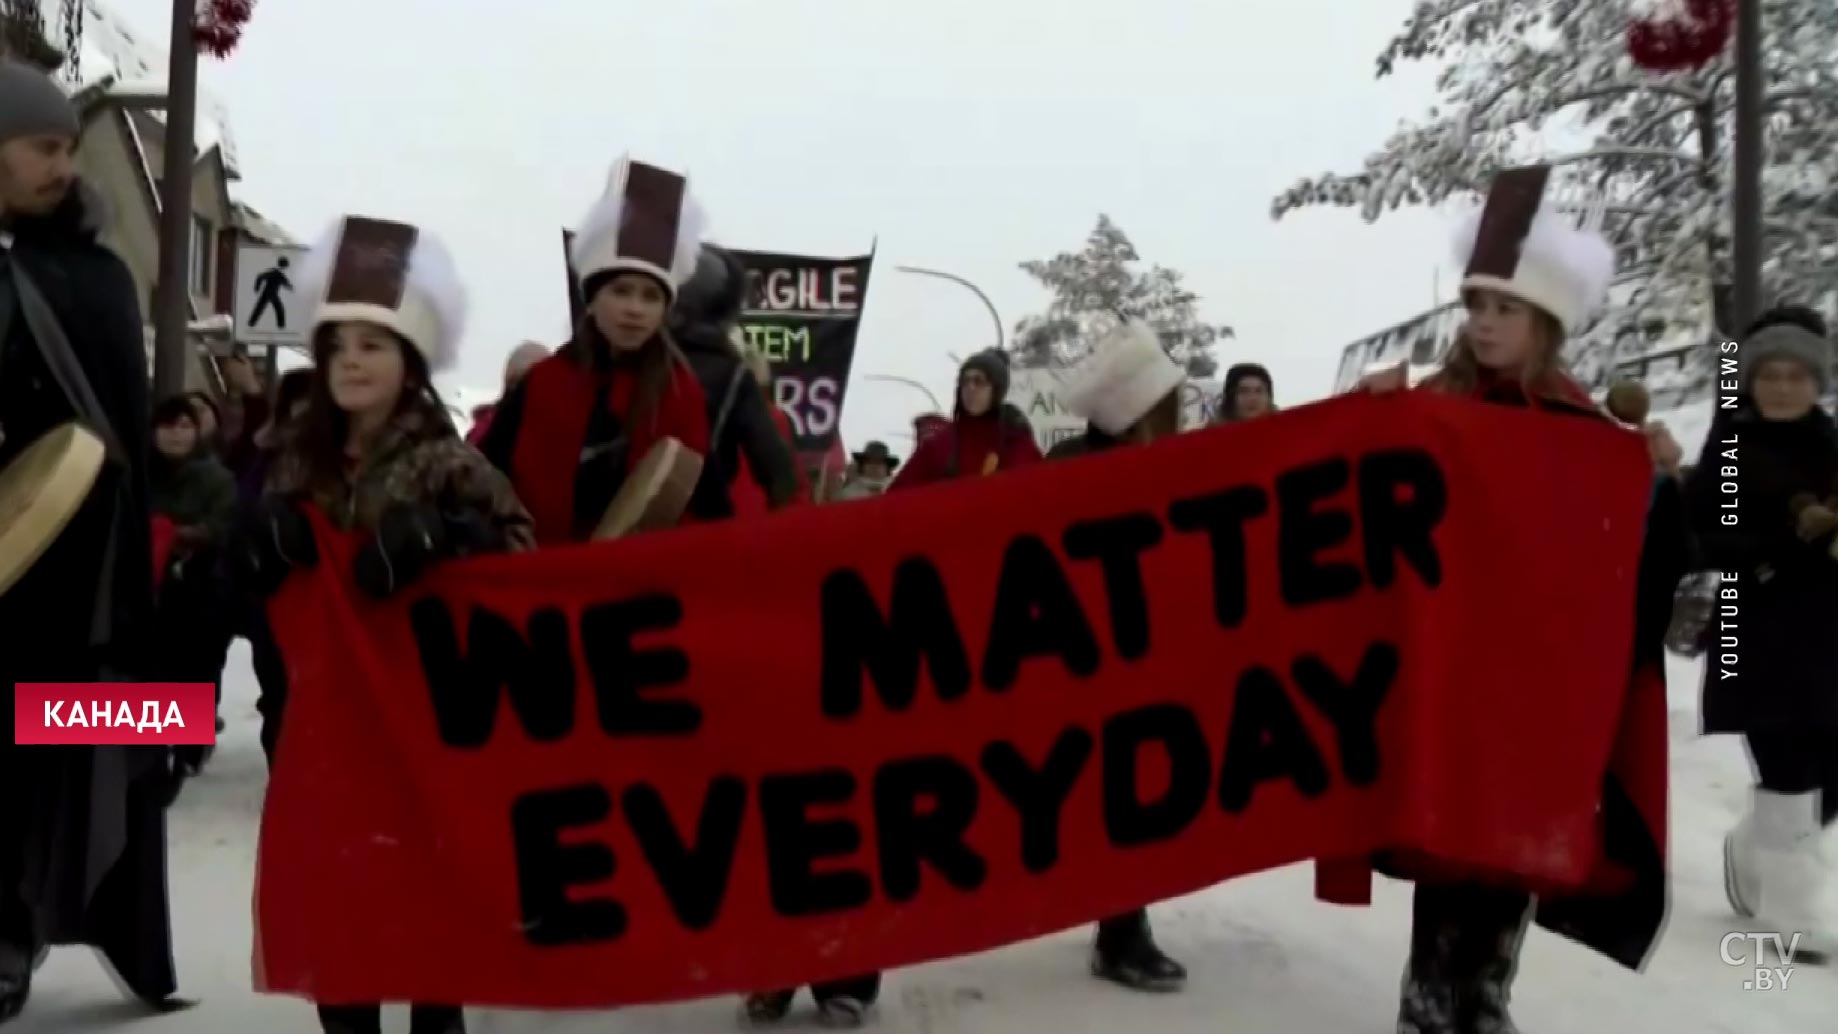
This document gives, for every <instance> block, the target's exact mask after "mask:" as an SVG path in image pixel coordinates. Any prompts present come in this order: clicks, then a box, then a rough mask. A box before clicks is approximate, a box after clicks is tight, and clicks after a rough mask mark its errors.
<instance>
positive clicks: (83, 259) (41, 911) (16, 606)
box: [0, 188, 176, 1001]
mask: <svg viewBox="0 0 1838 1034" xmlns="http://www.w3.org/2000/svg"><path fill="white" fill-rule="evenodd" d="M96 214H97V212H96V210H95V208H94V207H93V204H92V203H91V202H90V201H89V200H88V198H87V197H86V196H85V193H84V192H83V191H82V189H81V188H79V189H74V190H72V192H71V194H70V196H69V197H68V198H67V199H66V200H65V202H64V203H63V204H62V205H61V206H60V207H59V208H58V209H57V210H56V211H55V212H53V213H52V214H51V215H49V216H45V217H42V218H22V219H16V220H14V221H13V223H12V225H11V226H10V227H9V229H10V232H11V233H12V234H13V237H12V241H11V244H10V246H9V247H7V248H5V249H4V250H3V251H0V263H16V264H17V270H18V271H23V272H24V273H25V274H26V275H27V276H28V277H30V279H31V281H32V283H33V285H34V286H36V287H37V289H38V290H39V292H41V293H42V294H43V295H44V297H45V300H46V302H47V303H48V304H49V306H50V307H51V309H52V310H53V313H54V314H55V316H56V319H57V321H58V325H59V326H60V327H61V328H62V329H63V331H64V335H65V336H66V337H67V338H68V339H69V342H70V348H71V350H72V351H73V352H74V353H75V358H76V361H77V363H78V364H79V365H80V366H81V368H82V370H83V373H84V375H85V376H86V378H87V379H88V381H89V385H90V389H91V390H92V391H93V392H94V394H95V395H96V398H97V402H98V404H99V405H100V406H101V408H102V411H103V413H104V414H105V415H106V417H107V418H108V421H109V423H110V424H111V426H112V430H113V431H114V434H115V435H116V437H117V438H118V439H119V440H120V444H121V448H122V454H121V455H120V456H118V457H115V458H114V459H112V460H111V461H110V462H109V463H107V464H105V465H104V468H103V470H102V473H101V475H100V476H99V477H98V479H97V481H96V484H95V487H94V488H93V489H92V490H91V492H90V494H89V497H88V499H87V500H86V501H85V502H84V504H83V506H82V508H81V509H80V510H79V511H78V512H77V514H76V516H75V518H74V519H73V520H72V521H71V522H70V524H69V525H68V526H66V528H65V530H64V532H63V534H62V535H60V536H59V537H58V539H57V541H56V542H54V543H53V544H52V545H51V547H50V549H48V550H47V551H46V552H45V554H44V556H42V557H41V558H40V559H39V561H38V563H37V564H35V565H34V566H33V567H32V569H31V570H30V571H28V572H27V573H26V575H25V577H23V578H22V579H21V580H20V581H19V582H18V583H16V584H15V585H14V586H13V587H12V589H10V590H8V591H7V592H6V593H5V595H0V629H5V630H7V631H6V632H5V633H4V635H3V637H0V684H5V685H8V686H10V685H12V684H13V683H15V682H23V681H54V682H86V681H94V680H98V679H121V678H130V679H132V678H139V677H144V676H145V675H146V674H147V671H148V668H147V657H148V653H147V651H146V648H145V644H144V642H143V641H142V640H143V637H145V636H146V635H147V633H148V630H149V629H150V628H151V627H152V623H153V622H152V616H153V570H152V568H153V559H152V541H151V540H152V527H151V520H152V517H151V513H150V511H149V508H148V491H147V430H148V425H149V414H148V402H147V355H146V351H145V344H144V340H145V339H144V334H143V330H142V325H141V316H140V304H139V299H138V296H137V292H136V291H135V287H134V281H133V278H132V277H131V276H129V274H128V270H127V267H126V266H125V265H123V264H122V262H121V259H120V258H119V257H117V256H116V255H115V254H114V252H112V251H110V250H108V249H107V248H106V247H104V246H103V245H102V244H101V243H100V242H98V240H97V238H96V227H97V225H98V224H99V220H97V219H96V218H95V216H96ZM3 272H4V279H3V280H0V290H4V291H8V292H10V291H11V290H12V283H13V273H14V272H15V270H14V269H10V268H9V269H6V270H4V271H3ZM75 415H76V407H75V405H74V404H73V403H72V401H71V400H70V399H68V398H66V397H65V396H64V394H63V392H62V390H61V389H60V388H59V386H58V384H57V382H56V381H55V380H53V379H52V377H51V375H50V372H49V367H47V366H46V364H45V362H44V360H43V358H42V356H41V352H40V343H39V342H38V341H37V340H36V339H35V338H34V337H33V335H32V334H31V333H30V331H28V330H27V329H26V326H25V323H24V317H23V314H21V313H18V312H17V311H16V312H15V315H14V317H13V319H12V320H11V321H10V325H9V326H6V327H0V431H3V432H4V434H5V439H4V441H0V465H4V464H6V463H8V462H10V461H11V460H12V459H13V458H14V457H15V456H16V455H17V454H18V452H19V451H20V450H21V449H23V448H24V447H25V446H27V445H28V444H30V443H31V442H32V441H34V440H35V439H37V438H38V437H39V436H40V435H42V434H43V433H44V432H46V431H48V430H50V429H51V428H53V427H55V426H57V425H58V424H60V423H64V422H66V421H69V420H71V419H72V418H73V417H74V416H75ZM118 501H119V503H120V507H121V508H120V512H119V513H118V514H117V512H116V504H117V502H118ZM111 527H112V528H113V533H114V536H115V539H114V551H113V559H114V565H113V568H112V570H110V571H108V572H106V573H107V574H108V575H109V577H110V579H111V584H110V585H109V586H108V589H109V593H110V596H109V601H110V606H109V608H108V613H107V617H108V619H109V621H108V624H109V628H108V629H107V630H106V633H105V636H104V640H105V641H103V642H100V643H95V644H92V643H91V634H90V633H91V628H92V619H93V618H94V617H95V616H96V615H95V610H96V600H97V595H96V594H97V591H98V587H99V585H100V584H101V577H100V576H101V575H103V574H104V573H105V572H104V571H103V570H102V568H103V558H104V557H105V556H107V555H109V550H108V548H107V547H108V545H109V536H110V533H111ZM169 766H170V748H164V747H16V746H14V745H13V744H12V738H11V737H10V736H9V737H0V897H10V896H12V895H19V896H21V897H22V898H23V899H24V901H26V902H28V903H30V905H31V906H33V908H34V910H35V911H36V913H37V915H36V924H35V925H36V929H35V930H34V931H33V932H32V934H33V935H32V937H31V938H30V939H31V940H33V941H35V942H37V943H52V944H90V945H95V946H97V947H99V948H101V949H102V950H103V952H104V953H105V954H106V955H107V956H108V958H109V960H110V961H111V962H112V963H113V964H114V966H115V967H116V969H117V970H118V971H119V972H120V974H121V976H122V977H123V979H125V980H126V982H127V983H128V985H129V986H130V987H132V989H133V990H134V992H135V993H136V994H138V995H140V996H141V997H142V998H145V999H148V1000H154V1001H157V1000H162V999H165V998H166V997H167V996H169V995H171V993H172V992H173V990H174V988H175V986H176V978H175V975H174V972H173V961H172V940H171V932H170V928H169V924H168V912H167V900H166V853H165V815H164V804H165V798H164V795H165V794H166V793H169V792H170V783H169V781H168V780H169V776H168V772H169ZM10 918H11V919H13V920H16V919H17V918H19V917H18V915H17V914H14V915H13V916H11V917H10ZM19 932H20V931H19V930H18V929H9V930H4V931H0V933H4V934H6V935H8V936H9V937H17V936H18V934H19Z"/></svg>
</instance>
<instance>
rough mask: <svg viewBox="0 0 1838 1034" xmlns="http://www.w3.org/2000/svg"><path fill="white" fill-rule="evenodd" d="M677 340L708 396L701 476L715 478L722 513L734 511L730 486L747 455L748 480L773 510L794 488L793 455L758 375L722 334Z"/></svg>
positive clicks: (791, 496) (795, 491) (789, 497)
mask: <svg viewBox="0 0 1838 1034" xmlns="http://www.w3.org/2000/svg"><path fill="white" fill-rule="evenodd" d="M678 342H679V344H680V345H681V347H682V349H683V355H684V357H685V358H686V359H688V360H689V366H690V369H692V370H694V371H695V373H696V380H697V381H700V382H701V384H702V394H703V396H704V397H705V398H707V399H708V429H709V434H710V435H713V436H714V438H713V440H712V441H710V442H709V455H708V456H707V457H706V458H705V460H704V462H705V463H706V464H707V465H708V467H709V470H708V471H706V472H705V473H704V474H703V477H704V479H708V478H714V479H715V482H714V483H715V484H718V485H720V486H721V488H722V491H721V493H720V497H721V499H722V500H723V501H724V502H725V503H726V504H727V508H728V509H727V513H726V514H724V515H723V516H729V517H731V516H733V514H734V503H733V498H732V488H733V485H734V480H735V478H737V477H739V476H740V458H741V457H742V456H745V457H746V459H747V469H748V470H749V471H751V472H752V474H753V480H754V481H755V482H757V483H758V484H759V487H760V491H762V492H764V493H765V496H766V503H767V505H768V506H770V507H771V508H773V509H775V510H776V509H778V508H779V507H781V506H784V505H785V504H786V503H789V502H791V501H792V499H794V498H795V497H796V496H797V494H798V471H797V459H796V458H795V457H794V456H793V455H792V452H791V447H790V446H789V445H787V444H785V439H784V437H783V436H781V435H780V434H779V429H778V426H777V425H775V424H774V423H773V422H772V412H771V410H769V409H767V408H766V406H767V403H766V397H765V393H764V392H762V391H761V390H760V386H759V381H757V380H754V378H753V374H752V372H751V371H749V370H748V369H747V367H746V364H744V363H742V362H741V361H740V359H739V357H738V356H736V355H734V354H733V350H732V348H730V347H727V345H726V339H725V338H723V339H722V341H721V342H720V345H719V346H717V345H715V343H713V342H710V343H708V344H706V345H704V344H703V343H700V342H696V341H694V340H692V339H687V338H685V337H682V336H679V339H678ZM724 407H725V409H726V410H727V412H726V416H725V417H724V416H723V415H722V410H723V408H724ZM717 428H719V431H717Z"/></svg>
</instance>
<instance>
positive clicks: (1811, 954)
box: [1751, 789, 1838, 962]
mask: <svg viewBox="0 0 1838 1034" xmlns="http://www.w3.org/2000/svg"><path fill="white" fill-rule="evenodd" d="M1823 832H1824V831H1823V830H1822V829H1821V827H1820V825H1819V794H1817V793H1801V794H1782V793H1775V792H1773V791H1771V790H1759V789H1758V790H1756V791H1755V846H1754V855H1753V858H1754V870H1753V871H1754V873H1755V885H1756V886H1757V887H1758V888H1759V889H1760V892H1761V893H1760V896H1759V899H1751V900H1753V901H1754V903H1755V904H1756V905H1757V908H1756V912H1755V914H1756V918H1758V919H1759V920H1760V921H1761V923H1762V925H1763V927H1764V928H1765V929H1766V930H1767V931H1769V932H1776V933H1779V934H1780V935H1781V938H1782V942H1783V944H1788V943H1790V942H1791V939H1792V937H1793V935H1794V934H1796V933H1797V934H1799V935H1800V941H1799V948H1798V952H1797V953H1796V955H1797V957H1798V959H1799V960H1800V961H1805V962H1818V961H1822V959H1823V958H1824V957H1829V955H1830V954H1831V953H1832V951H1833V949H1834V948H1838V944H1834V943H1833V937H1832V932H1833V924H1832V923H1831V921H1830V918H1829V917H1828V916H1827V914H1826V911H1825V908H1824V903H1823V900H1822V899H1823V897H1824V895H1825V884H1826V880H1827V876H1828V873H1829V872H1830V869H1828V868H1827V866H1826V862H1825V859H1824V857H1823V856H1824V851H1823V850H1822V849H1821V839H1822V838H1821V834H1822V833H1823Z"/></svg>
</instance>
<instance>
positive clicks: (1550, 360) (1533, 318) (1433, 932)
mask: <svg viewBox="0 0 1838 1034" xmlns="http://www.w3.org/2000/svg"><path fill="white" fill-rule="evenodd" d="M1550 172H1551V170H1550V168H1549V167H1548V166H1534V167H1530V168H1521V169H1512V170H1508V171H1506V172H1503V173H1501V174H1500V175H1499V176H1498V177H1497V178H1496V179H1495V181H1494V183H1493V186H1492V189H1491V190H1490V192H1489V194H1488V198H1487V202H1486V205H1485V207H1484V209H1483V210H1482V212H1481V213H1480V215H1479V217H1478V220H1477V221H1474V222H1471V223H1470V224H1469V225H1468V226H1467V227H1465V229H1464V231H1463V232H1462V233H1461V235H1460V237H1459V238H1458V252H1459V257H1460V259H1461V261H1462V262H1463V263H1464V267H1465V274H1464V277H1463V280H1462V299H1463V303H1464V304H1465V305H1466V307H1467V312H1468V319H1467V323H1466V325H1465V326H1464V327H1463V328H1462V330H1461V332H1460V334H1459V335H1458V336H1457V338H1456V340H1455V342H1454V344H1453V346H1452V347H1451V349H1450V352H1449V355H1448V358H1447V359H1446V361H1445V362H1444V363H1443V365H1442V367H1441V369H1439V370H1438V371H1436V372H1435V373H1433V374H1431V375H1430V377H1429V378H1427V379H1426V380H1425V381H1424V382H1423V383H1422V384H1421V385H1420V386H1419V390H1428V391H1439V392H1445V393H1448V394H1453V395H1460V396H1465V397H1468V398H1472V399H1475V400H1477V401H1482V402H1489V403H1494V404H1498V405H1509V406H1519V407H1526V408H1531V409H1536V410H1541V411H1544V412H1547V413H1555V414H1562V415H1567V416H1575V417H1583V418H1586V419H1596V420H1605V419H1608V417H1607V416H1606V414H1604V413H1603V412H1602V411H1601V410H1600V409H1599V408H1598V407H1597V406H1596V405H1595V402H1594V401H1593V400H1592V399H1591V398H1590V396H1589V393H1588V392H1587V391H1586V390H1585V389H1584V388H1583V387H1582V386H1581V385H1580V384H1578V383H1577V382H1576V381H1575V380H1574V379H1572V378H1571V377H1570V376H1569V375H1568V374H1567V373H1566V372H1565V371H1564V369H1563V367H1562V359H1561V350H1562V347H1563V344H1564V341H1565V339H1566V338H1567V337H1568V336H1569V335H1571V334H1573V333H1575V332H1577V331H1578V330H1580V329H1581V328H1582V327H1583V325H1584V324H1585V323H1586V321H1587V320H1588V319H1589V318H1590V316H1591V315H1592V314H1593V313H1594V312H1595V311H1596V310H1597V309H1598V308H1599V307H1600V305H1601V304H1602V302H1603V301H1604V300H1605V299H1606V297H1607V291H1608V285H1609V281H1610V280H1611V279H1612V277H1613V274H1614V268H1615V254H1614V249H1613V247H1612V246H1611V245H1610V244H1609V243H1608V241H1607V240H1606V239H1605V238H1603V237H1602V236H1601V235H1600V234H1599V233H1597V232H1595V230H1594V228H1593V227H1591V226H1587V225H1585V226H1584V227H1581V228H1579V227H1578V226H1576V225H1573V224H1572V222H1571V221H1570V220H1569V219H1568V218H1566V216H1564V215H1563V214H1562V213H1561V212H1560V211H1558V210H1556V208H1555V206H1548V205H1547V204H1546V185H1547V183H1548V182H1549V178H1550ZM1407 377H1408V374H1407V372H1406V368H1405V367H1399V368H1398V369H1395V370H1391V371H1386V372H1384V373H1380V374H1376V375H1373V376H1372V377H1369V378H1368V379H1367V380H1366V381H1364V382H1362V387H1363V388H1364V389H1365V390H1374V391H1389V390H1399V389H1403V388H1405V387H1406V386H1407ZM1669 485H1670V486H1671V488H1670V490H1669V489H1668V486H1669ZM1684 554H1685V546H1684V534H1683V524H1682V515H1681V513H1680V508H1679V505H1678V501H1677V499H1676V486H1675V485H1674V484H1673V483H1671V482H1668V481H1663V480H1661V481H1658V487H1657V489H1656V494H1655V496H1654V509H1653V511H1652V513H1651V514H1650V515H1649V520H1648V529H1647V543H1646V547H1645V550H1644V551H1643V555H1642V557H1641V564H1640V573H1639V586H1640V588H1639V597H1640V598H1639V600H1638V602H1637V605H1636V618H1635V628H1636V633H1635V635H1636V644H1635V670H1634V672H1633V673H1632V675H1631V676H1630V690H1629V692H1630V705H1629V706H1630V707H1632V706H1634V705H1633V702H1632V701H1633V694H1636V693H1639V692H1640V691H1641V688H1640V687H1641V686H1642V685H1646V686H1649V687H1650V686H1651V685H1652V684H1653V683H1654V682H1655V681H1656V682H1657V685H1658V687H1659V688H1658V692H1659V695H1660V696H1659V699H1660V706H1663V693H1664V682H1663V674H1656V672H1659V671H1663V667H1662V666H1663V653H1662V652H1661V650H1662V647H1661V645H1660V644H1661V642H1662V640H1663V635H1664V630H1665V625H1666V620H1667V616H1668V615H1669V612H1670V609H1671V592H1672V587H1673V586H1675V585H1676V584H1677V582H1678V577H1679V575H1680V574H1682V573H1683V569H1684V564H1685V560H1684ZM1618 746H1619V745H1618ZM1633 749H1635V750H1638V749H1639V748H1633ZM1660 749H1663V745H1662V747H1661V748H1660ZM1624 758H1625V753H1623V752H1622V751H1620V750H1618V751H1617V758H1616V760H1617V762H1620V761H1622V760H1623V759H1624ZM1618 777H1619V768H1618V767H1617V768H1611V771H1610V772H1608V773H1606V775H1605V781H1604V798H1603V809H1602V814H1603V816H1604V818H1603V821H1604V822H1611V821H1615V820H1617V819H1622V818H1625V819H1626V820H1627V824H1626V825H1625V826H1622V827H1620V828H1618V829H1617V830H1616V831H1615V832H1616V834H1617V835H1616V836H1607V835H1605V841H1606V843H1607V844H1608V848H1607V850H1608V855H1609V857H1608V858H1607V859H1605V864H1607V865H1611V866H1615V867H1617V869H1618V870H1620V871H1623V872H1624V873H1626V874H1627V876H1628V880H1627V884H1628V885H1629V888H1630V889H1629V890H1628V891H1627V892H1626V893H1625V895H1624V896H1623V897H1619V898H1616V897H1599V898H1587V899H1582V898H1575V899H1573V898H1563V899H1554V900H1549V901H1541V902H1539V903H1538V904H1537V907H1536V909H1534V897H1533V894H1532V893H1530V892H1529V891H1528V890H1527V889H1525V888H1522V887H1513V886H1507V885H1503V884H1502V883H1499V882H1496V881H1493V880H1491V879H1489V878H1487V876H1486V875H1485V874H1480V873H1469V872H1466V871H1464V870H1461V869H1459V868H1456V867H1452V866H1449V865H1446V864H1441V863H1438V862H1437V860H1435V859H1424V858H1402V857H1393V858H1387V859H1384V860H1383V861H1382V862H1381V866H1382V867H1383V868H1385V869H1387V870H1389V871H1392V872H1394V873H1396V874H1398V875H1401V876H1405V877H1409V878H1414V879H1415V880H1416V884H1417V886H1416V893H1415V898H1414V902H1413V906H1412V924H1411V937H1410V954H1409V961H1408V963H1407V965H1406V969H1405V974H1404V983H1403V989H1402V995H1401V1002H1400V1005H1399V1011H1398V1024H1397V1031H1398V1034H1517V1031H1518V1027H1517V1026H1516V1025H1515V1024H1514V1023H1513V1020H1512V1017H1511V1015H1510V1013H1509V1012H1508V1000H1509V998H1510V992H1511V987H1512V980H1513V976H1514V973H1515V971H1516V969H1517V967H1518V961H1519V952H1520V949H1521V947H1522V945H1523V943H1524V938H1525V932H1526V929H1527V928H1528V926H1529V925H1530V923H1531V921H1532V919H1533V917H1534V912H1536V916H1537V919H1538V921H1539V922H1540V924H1541V925H1545V926H1547V927H1550V928H1551V929H1553V930H1556V931H1558V932H1562V933H1565V934H1566V935H1568V936H1571V937H1573V938H1574V939H1577V940H1579V941H1581V942H1583V943H1585V944H1589V945H1590V946H1592V947H1596V948H1598V949H1599V950H1602V951H1604V952H1605V953H1608V954H1611V955H1616V957H1617V958H1618V959H1619V960H1620V961H1622V962H1624V964H1627V965H1630V966H1635V965H1638V964H1639V960H1637V959H1633V958H1630V957H1629V956H1628V949H1627V945H1629V944H1634V943H1638V944H1640V945H1650V944H1651V941H1652V939H1653V937H1654V936H1656V931H1657V929H1658V927H1659V925H1660V924H1661V923H1663V916H1664V911H1665V894H1664V842H1665V841H1664V835H1665V802H1664V797H1663V787H1660V788H1659V799H1658V800H1657V801H1654V800H1652V799H1651V797H1650V796H1649V797H1646V798H1642V797H1640V796H1639V795H1640V794H1641V793H1642V791H1641V790H1640V789H1636V788H1631V787H1629V786H1628V785H1627V784H1625V783H1624V782H1623V781H1621V780H1620V779H1619V778H1618ZM1616 924H1619V925H1618V926H1616ZM1610 926H1615V927H1616V928H1615V929H1614V930H1613V931H1609V930H1607V927H1610ZM1617 938H1618V939H1617Z"/></svg>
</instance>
